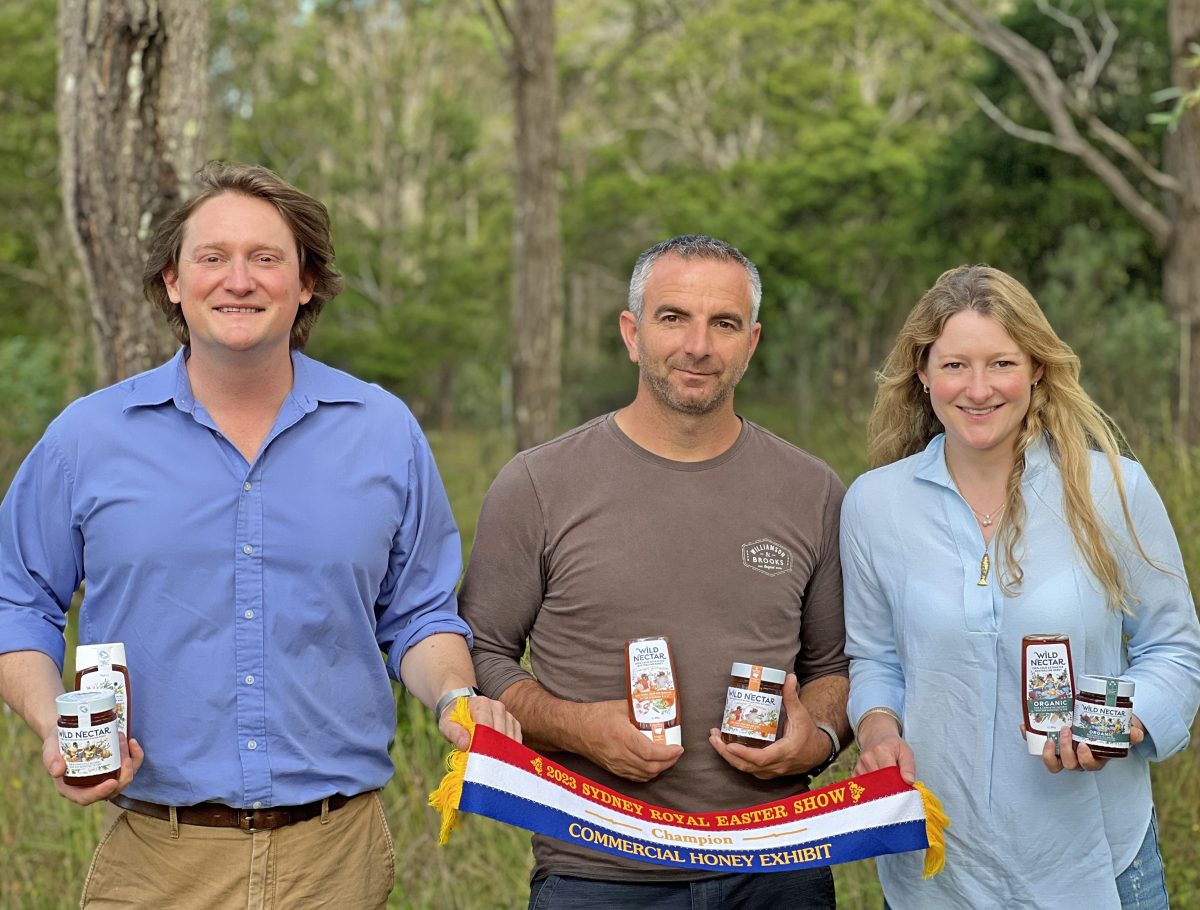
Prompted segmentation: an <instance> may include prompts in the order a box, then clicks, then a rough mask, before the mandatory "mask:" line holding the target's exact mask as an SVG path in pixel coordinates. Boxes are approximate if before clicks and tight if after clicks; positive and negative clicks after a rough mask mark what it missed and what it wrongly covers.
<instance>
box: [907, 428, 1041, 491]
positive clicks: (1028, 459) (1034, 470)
mask: <svg viewBox="0 0 1200 910" xmlns="http://www.w3.org/2000/svg"><path fill="white" fill-rule="evenodd" d="M945 451H946V434H945V433H939V434H938V435H937V436H934V437H933V439H931V440H929V445H927V446H926V447H925V451H923V452H921V453H920V454H919V455H918V456H917V470H916V472H915V476H916V477H918V478H920V479H921V480H928V481H929V482H930V483H936V484H938V485H939V486H943V487H949V486H953V483H952V482H951V479H950V469H949V468H947V467H946V455H945ZM1050 464H1051V455H1050V446H1049V445H1048V444H1047V442H1046V437H1045V435H1042V436H1039V437H1038V438H1037V440H1036V441H1035V442H1034V443H1033V445H1031V446H1030V447H1029V448H1028V449H1026V450H1025V471H1024V473H1023V474H1022V478H1021V479H1022V481H1024V482H1031V481H1033V480H1034V479H1036V478H1037V477H1038V476H1039V475H1040V474H1041V473H1042V472H1043V471H1045V470H1046V468H1047V467H1048V466H1049V465H1050Z"/></svg>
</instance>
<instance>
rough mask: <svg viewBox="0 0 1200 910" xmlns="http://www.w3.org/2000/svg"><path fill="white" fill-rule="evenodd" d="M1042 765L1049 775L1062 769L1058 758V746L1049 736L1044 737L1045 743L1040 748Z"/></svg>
mask: <svg viewBox="0 0 1200 910" xmlns="http://www.w3.org/2000/svg"><path fill="white" fill-rule="evenodd" d="M1042 764H1043V765H1045V766H1046V770H1047V771H1049V772H1050V773H1051V774H1057V773H1058V772H1059V771H1061V770H1062V769H1063V764H1062V761H1061V760H1060V759H1059V757H1058V746H1057V745H1056V744H1055V742H1054V739H1053V738H1052V737H1050V736H1047V737H1046V742H1045V744H1044V745H1043V746H1042Z"/></svg>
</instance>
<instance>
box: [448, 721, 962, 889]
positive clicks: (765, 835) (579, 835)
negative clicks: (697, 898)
mask: <svg viewBox="0 0 1200 910" xmlns="http://www.w3.org/2000/svg"><path fill="white" fill-rule="evenodd" d="M451 717H452V719H453V720H454V721H455V722H456V723H459V724H462V726H463V727H465V728H466V729H467V730H468V731H469V732H470V734H471V745H470V748H469V750H468V751H466V752H463V751H460V750H458V749H455V750H454V751H453V752H451V753H450V755H449V756H448V758H447V759H446V763H447V767H448V768H449V771H448V772H447V774H446V776H445V777H444V778H443V779H442V782H441V785H440V786H439V787H438V789H437V790H435V791H434V792H433V793H431V794H430V796H429V804H430V805H431V806H433V807H434V808H435V809H438V810H439V811H440V812H441V814H442V824H441V832H440V835H439V838H438V840H439V842H440V843H442V844H445V843H446V842H447V841H448V840H449V838H450V833H451V831H453V829H454V826H455V825H456V824H457V819H458V813H459V812H460V811H461V812H471V813H474V814H476V815H484V816H487V817H488V818H492V819H495V820H497V821H501V822H505V823H506V824H509V825H515V826H517V827H519V828H525V829H527V830H529V831H533V832H534V833H536V834H545V835H547V836H549V837H554V838H558V839H559V840H563V841H567V842H569V843H574V844H581V845H583V846H585V847H590V848H592V849H595V850H602V851H604V852H606V853H612V854H616V855H620V856H624V857H627V858H629V859H635V860H640V861H643V862H649V863H655V864H658V865H664V866H674V867H676V868H681V869H705V870H708V871H721V872H782V871H785V870H789V869H805V868H808V867H811V866H831V865H833V864H835V863H847V862H852V861H854V860H858V859H866V858H867V857H871V856H882V855H884V854H887V853H904V852H906V851H909V850H925V851H926V852H925V877H926V878H929V877H930V876H932V875H936V874H937V873H938V872H940V871H941V869H942V866H943V864H944V862H945V840H944V837H943V829H944V828H945V827H946V826H947V825H949V823H950V822H949V819H947V818H946V816H945V814H944V813H943V811H942V807H941V803H940V802H939V801H938V799H937V797H935V796H934V795H933V794H932V793H931V792H930V791H929V790H928V789H926V788H925V787H924V786H923V785H922V784H921V783H919V782H918V783H916V784H911V785H910V784H906V783H905V782H904V781H903V779H902V778H901V777H900V772H899V769H898V768H894V767H893V768H884V769H882V770H879V771H874V772H872V773H870V774H862V775H859V776H858V777H851V778H848V779H847V780H844V781H841V782H839V783H835V784H830V785H828V786H826V787H822V788H821V789H819V790H809V791H806V792H803V793H797V794H796V795H794V796H790V797H788V798H787V799H782V800H778V801H776V802H772V803H763V804H761V805H758V806H751V807H749V808H745V809H736V810H731V811H728V812H708V813H689V812H684V811H680V810H676V809H667V808H664V807H662V806H653V805H650V804H649V803H644V802H642V801H640V800H636V799H631V798H630V797H627V796H623V795H621V794H620V793H618V792H617V791H615V790H612V789H609V788H608V787H604V786H601V785H600V784H597V783H595V782H593V781H591V780H588V779H587V778H586V777H583V776H581V775H579V774H576V773H575V772H574V771H570V770H568V769H567V768H564V767H563V766H562V765H560V764H558V763H557V762H553V761H551V760H550V759H548V758H545V757H544V756H541V755H539V754H538V753H536V752H534V751H533V750H532V749H528V748H526V747H525V746H523V745H521V744H520V743H518V742H516V741H514V740H511V739H509V738H508V737H506V736H503V735H501V734H499V733H497V732H496V731H495V730H493V729H492V728H491V727H486V726H483V725H479V726H476V725H475V722H474V720H473V719H472V718H471V716H470V712H469V711H468V710H467V707H466V699H465V698H460V699H459V701H458V704H457V705H455V707H454V713H453V714H452V715H451Z"/></svg>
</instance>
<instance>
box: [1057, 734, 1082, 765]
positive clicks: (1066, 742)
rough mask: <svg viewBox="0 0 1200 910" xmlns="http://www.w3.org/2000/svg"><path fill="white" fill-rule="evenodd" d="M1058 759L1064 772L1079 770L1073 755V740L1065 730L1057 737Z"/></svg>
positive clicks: (1077, 759)
mask: <svg viewBox="0 0 1200 910" xmlns="http://www.w3.org/2000/svg"><path fill="white" fill-rule="evenodd" d="M1058 757H1059V760H1060V761H1061V762H1062V769H1063V770H1064V771H1078V770H1079V758H1078V756H1077V755H1076V753H1075V739H1074V737H1073V736H1071V734H1070V733H1068V732H1067V731H1066V730H1065V729H1064V731H1063V732H1062V733H1060V734H1059V735H1058Z"/></svg>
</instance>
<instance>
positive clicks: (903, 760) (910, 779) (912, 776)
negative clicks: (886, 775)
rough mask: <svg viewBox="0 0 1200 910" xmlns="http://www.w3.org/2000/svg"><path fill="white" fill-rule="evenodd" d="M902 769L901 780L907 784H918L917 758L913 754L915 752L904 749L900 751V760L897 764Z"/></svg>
mask: <svg viewBox="0 0 1200 910" xmlns="http://www.w3.org/2000/svg"><path fill="white" fill-rule="evenodd" d="M897 765H898V766H899V768H900V779H901V780H903V781H904V782H905V783H906V784H915V783H916V782H917V758H916V756H915V755H914V754H913V750H912V749H909V748H904V749H901V750H900V760H899V761H898V762H897Z"/></svg>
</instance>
